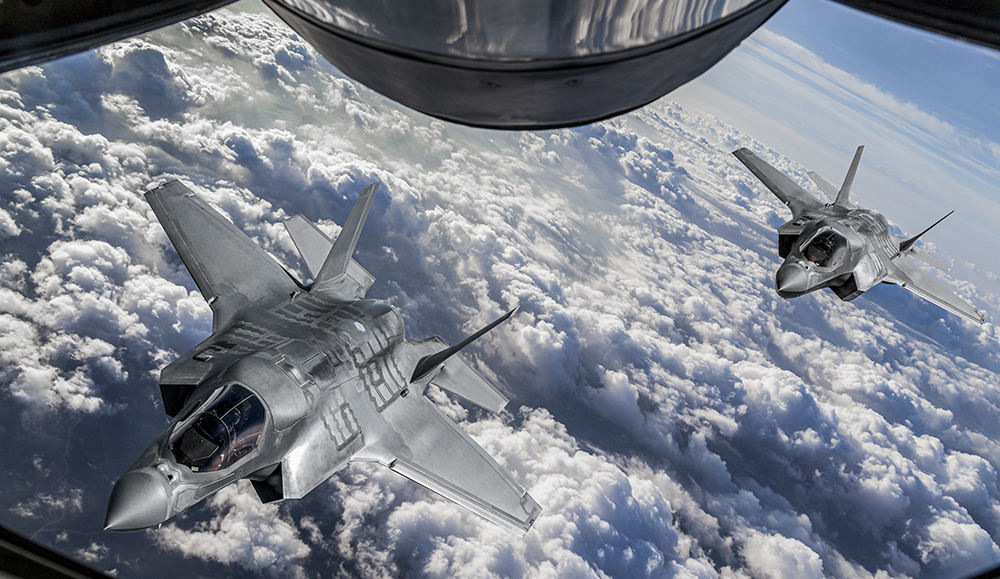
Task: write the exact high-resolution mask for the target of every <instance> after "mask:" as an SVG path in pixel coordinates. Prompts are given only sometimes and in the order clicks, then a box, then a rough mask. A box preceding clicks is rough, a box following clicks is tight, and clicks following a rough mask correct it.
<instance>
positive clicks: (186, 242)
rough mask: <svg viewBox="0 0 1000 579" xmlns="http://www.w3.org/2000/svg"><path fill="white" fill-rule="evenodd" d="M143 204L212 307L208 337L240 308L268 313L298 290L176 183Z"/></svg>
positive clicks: (244, 237)
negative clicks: (150, 211)
mask: <svg viewBox="0 0 1000 579" xmlns="http://www.w3.org/2000/svg"><path fill="white" fill-rule="evenodd" d="M146 201H148V202H149V205H150V207H152V209H153V213H155V214H156V218H157V219H158V220H159V222H160V224H161V225H162V226H163V230H164V231H166V233H167V237H169V238H170V242H171V243H173V245H174V248H176V249H177V253H178V254H179V255H180V257H181V260H182V261H183V262H184V265H185V266H187V269H188V271H189V272H191V277H193V278H194V282H195V283H196V284H198V289H199V290H201V294H202V295H203V296H205V299H206V300H207V301H208V303H209V304H210V305H211V306H212V311H213V313H214V314H215V316H214V321H213V331H216V332H217V331H219V330H221V329H222V328H223V327H225V326H226V325H227V324H228V323H229V322H230V321H232V320H233V319H234V318H235V317H236V316H238V315H239V314H240V313H241V312H242V311H244V310H245V308H246V307H252V306H260V307H265V308H267V307H271V306H272V305H274V304H275V303H277V302H279V301H281V300H286V299H288V296H289V295H291V294H292V293H293V292H295V291H297V290H298V289H299V286H298V284H296V283H295V281H294V280H293V279H292V278H291V276H290V275H289V274H288V272H286V271H285V268H283V267H282V266H281V265H280V264H279V263H278V262H277V261H275V259H274V258H273V257H271V256H270V255H269V254H268V253H267V252H266V251H264V250H263V249H262V248H261V247H260V246H259V245H257V244H256V243H255V242H254V241H253V240H252V239H250V238H249V237H247V235H246V234H245V233H243V232H242V231H240V230H239V229H238V228H237V227H236V226H235V225H233V223H232V222H231V221H229V220H228V219H226V218H225V217H223V216H222V215H221V214H219V212H218V211H216V210H214V209H212V208H211V207H210V206H209V205H208V203H206V202H205V201H204V200H202V199H201V198H200V197H198V196H197V195H195V194H194V193H193V192H192V191H191V190H190V189H188V188H187V187H185V186H184V185H182V184H181V183H180V181H170V182H169V183H165V184H163V185H161V186H159V187H157V188H156V189H153V190H152V191H149V192H148V193H146Z"/></svg>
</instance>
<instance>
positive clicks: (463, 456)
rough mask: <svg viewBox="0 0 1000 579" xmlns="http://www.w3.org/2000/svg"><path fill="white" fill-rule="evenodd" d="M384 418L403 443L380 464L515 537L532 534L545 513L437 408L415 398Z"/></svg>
mask: <svg viewBox="0 0 1000 579" xmlns="http://www.w3.org/2000/svg"><path fill="white" fill-rule="evenodd" d="M382 416H383V417H384V418H385V419H386V420H387V421H388V422H389V424H391V425H392V427H393V428H394V429H395V430H396V432H397V433H398V434H399V442H398V446H394V447H393V448H386V449H383V450H382V452H381V457H380V459H379V460H380V462H385V463H386V464H388V466H389V468H390V469H392V470H393V471H395V472H397V473H399V474H401V475H403V476H405V477H406V478H408V479H410V480H412V481H414V482H416V483H419V484H420V485H422V486H424V487H427V488H428V489H430V490H432V491H434V492H436V493H438V494H440V495H442V496H443V497H445V498H446V499H448V500H451V501H452V502H455V503H457V504H458V505H461V506H463V507H465V508H467V509H469V510H470V511H472V512H474V513H476V514H477V515H479V516H481V517H483V518H485V519H487V520H489V521H492V522H493V523H496V524H497V525H500V526H501V527H504V528H505V529H507V530H509V531H512V532H514V533H517V534H518V535H521V536H524V534H525V533H527V532H528V529H530V528H531V525H532V524H534V522H535V519H536V518H537V517H538V515H539V513H541V511H542V508H541V507H540V506H539V505H538V503H537V502H535V499H533V498H531V495H529V494H528V493H527V492H525V490H524V489H523V488H521V486H520V485H519V484H517V483H516V482H514V480H513V479H512V478H511V477H510V475H508V474H507V473H506V472H504V470H503V469H502V468H501V467H500V465H498V464H497V462H496V461H495V460H493V458H492V457H491V456H490V455H488V454H486V451H485V450H483V447H481V446H479V445H478V444H477V443H476V441H474V440H472V438H471V437H470V436H469V435H468V434H466V433H465V431H463V430H462V429H461V428H459V426H458V425H457V424H455V423H454V422H452V421H451V419H450V418H448V417H447V416H445V415H444V414H443V413H442V412H441V411H440V410H439V409H438V408H437V406H435V405H434V404H433V403H431V402H430V401H429V400H427V399H426V398H424V397H423V396H421V395H419V394H414V395H412V396H409V397H405V398H400V399H399V400H397V401H396V402H395V403H393V404H391V405H389V406H388V407H387V408H386V409H385V411H384V412H383V414H382ZM394 438H395V437H394Z"/></svg>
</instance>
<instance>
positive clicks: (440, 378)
mask: <svg viewBox="0 0 1000 579" xmlns="http://www.w3.org/2000/svg"><path fill="white" fill-rule="evenodd" d="M407 346H408V349H412V350H413V351H412V352H407V356H408V357H409V358H411V359H420V358H423V357H425V356H427V355H429V354H434V353H437V352H441V351H443V350H447V349H448V344H446V343H445V342H444V340H442V339H441V338H429V339H427V340H421V341H419V342H407ZM430 383H431V384H433V385H435V386H437V387H438V388H440V389H442V390H445V391H447V392H450V393H452V394H454V395H455V396H458V397H459V398H462V399H464V400H467V401H469V402H471V403H473V404H475V405H476V406H479V407H480V408H483V409H485V410H489V411H490V412H500V411H501V410H503V409H504V407H505V406H507V402H509V400H508V399H507V397H506V396H504V395H503V394H502V393H501V392H500V391H499V390H497V389H496V388H495V387H494V386H493V385H492V384H490V383H489V382H487V381H486V380H484V379H483V377H482V376H480V375H479V373H478V372H476V371H475V370H474V369H473V368H472V367H471V366H469V365H468V364H467V363H466V362H465V360H463V359H462V356H460V355H458V356H452V357H451V358H448V361H447V362H445V363H444V364H443V365H442V367H441V371H440V372H438V373H437V374H433V375H432V378H431V379H430Z"/></svg>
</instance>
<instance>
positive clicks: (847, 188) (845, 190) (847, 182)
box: [833, 145, 865, 206]
mask: <svg viewBox="0 0 1000 579" xmlns="http://www.w3.org/2000/svg"><path fill="white" fill-rule="evenodd" d="M864 150H865V146H864V145H861V146H860V147H858V151H857V152H856V153H854V160H853V161H851V168H850V169H848V170H847V177H844V184H843V185H841V186H840V192H839V193H837V200H836V201H834V202H833V204H834V205H840V206H844V205H847V199H848V197H850V195H851V185H854V174H855V173H857V172H858V165H859V164H861V153H863V152H864Z"/></svg>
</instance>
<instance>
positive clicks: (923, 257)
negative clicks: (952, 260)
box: [907, 245, 951, 271]
mask: <svg viewBox="0 0 1000 579" xmlns="http://www.w3.org/2000/svg"><path fill="white" fill-rule="evenodd" d="M907 255H909V256H910V257H915V258H917V259H919V260H920V261H922V262H924V263H926V264H928V265H933V266H934V267H936V268H938V269H943V270H944V271H951V267H949V266H947V265H945V264H943V263H941V262H940V261H938V260H937V259H935V258H934V257H933V256H932V255H931V254H929V253H927V252H926V251H924V250H923V249H921V248H920V247H918V246H916V245H914V246H913V247H911V248H910V253H908V254H907Z"/></svg>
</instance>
